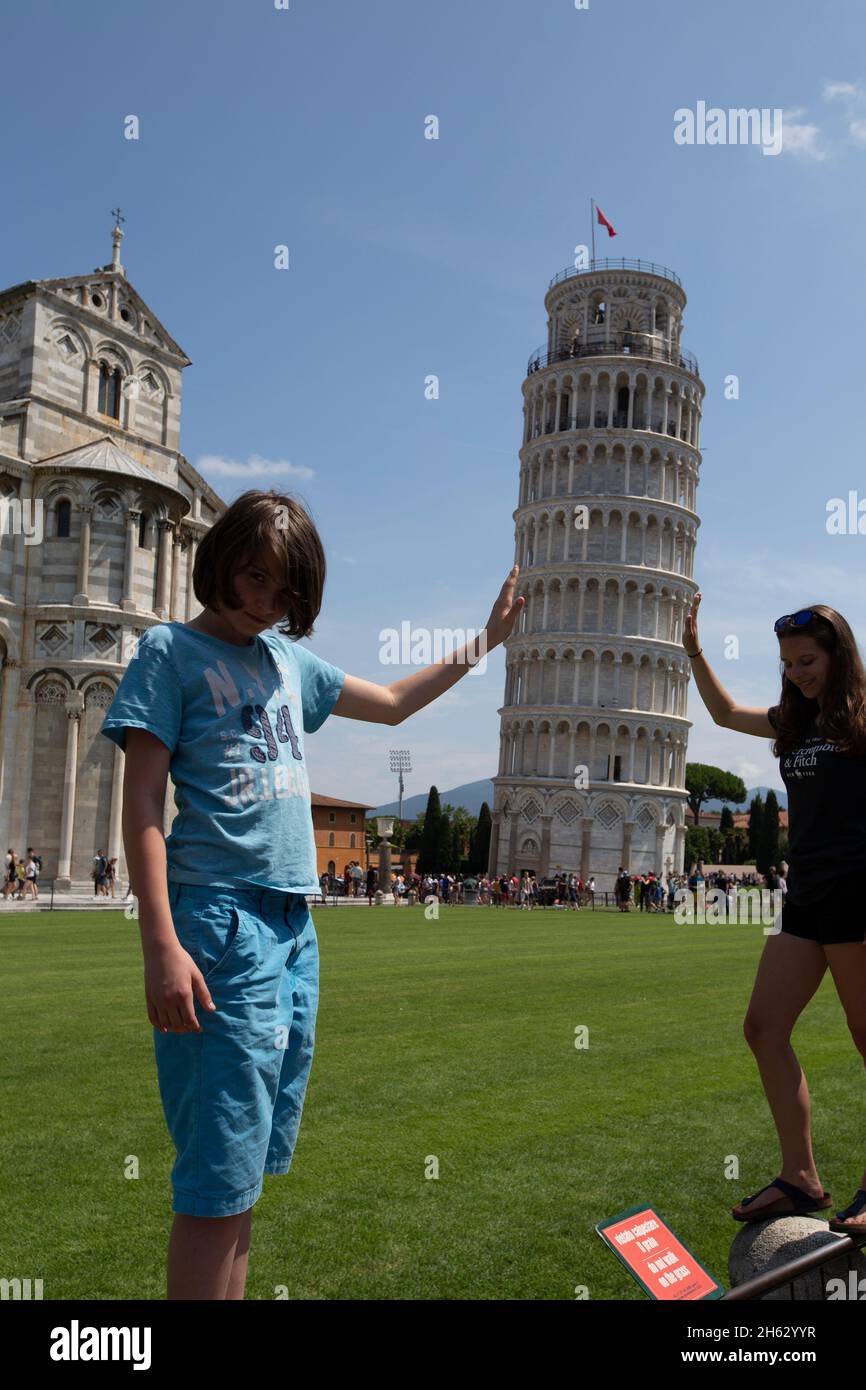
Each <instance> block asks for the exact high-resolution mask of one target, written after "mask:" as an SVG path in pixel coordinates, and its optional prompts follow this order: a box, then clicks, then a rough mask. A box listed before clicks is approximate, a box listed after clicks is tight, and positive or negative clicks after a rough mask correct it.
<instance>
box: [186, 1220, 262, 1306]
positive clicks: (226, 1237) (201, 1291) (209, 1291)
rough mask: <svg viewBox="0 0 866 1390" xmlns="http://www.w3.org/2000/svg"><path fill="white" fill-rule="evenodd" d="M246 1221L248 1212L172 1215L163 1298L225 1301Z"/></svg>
mask: <svg viewBox="0 0 866 1390" xmlns="http://www.w3.org/2000/svg"><path fill="white" fill-rule="evenodd" d="M247 1219H248V1214H247V1212H240V1213H239V1214H238V1215H237V1216H184V1215H182V1214H181V1213H180V1212H175V1217H174V1223H173V1225H172V1228H171V1238H170V1239H169V1242H168V1287H167V1293H166V1297H167V1298H168V1299H213V1300H218V1301H222V1300H223V1299H225V1298H226V1296H227V1290H228V1285H229V1280H230V1278H231V1274H232V1268H233V1266H234V1259H235V1252H236V1249H237V1246H238V1242H239V1237H240V1233H241V1230H242V1229H243V1225H244V1222H245V1221H246V1220H247Z"/></svg>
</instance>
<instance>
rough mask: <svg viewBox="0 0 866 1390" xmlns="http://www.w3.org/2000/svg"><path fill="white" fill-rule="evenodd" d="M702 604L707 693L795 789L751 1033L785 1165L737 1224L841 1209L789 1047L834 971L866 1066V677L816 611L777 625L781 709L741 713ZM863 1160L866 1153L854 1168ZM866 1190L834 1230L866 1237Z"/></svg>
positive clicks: (841, 628)
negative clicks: (707, 636) (725, 682)
mask: <svg viewBox="0 0 866 1390" xmlns="http://www.w3.org/2000/svg"><path fill="white" fill-rule="evenodd" d="M700 601H701V595H700V594H696V595H695V598H694V600H693V602H692V605H691V608H690V610H689V614H688V616H687V618H686V620H685V624H684V630H683V646H684V648H685V650H686V653H687V654H688V656H689V658H690V661H691V665H692V671H693V674H694V677H695V683H696V685H697V687H698V691H699V693H700V695H701V698H702V699H703V701H704V704H705V705H706V707H707V709H708V710H709V712H710V714H711V715H712V717H713V720H714V721H715V723H717V724H720V725H722V726H723V727H724V728H728V729H736V730H737V731H738V732H739V733H744V734H752V735H754V736H756V737H758V738H773V739H774V743H773V753H774V755H775V756H777V757H778V758H779V772H780V775H781V777H782V780H783V781H784V783H785V788H786V791H787V793H788V836H789V851H790V856H791V864H790V873H789V876H788V879H787V884H788V891H787V893H786V895H785V898H784V905H783V907H782V910H781V913H780V915H779V917H777V919H776V922H775V924H774V927H773V930H772V932H771V933H770V934H769V935H768V936H767V938H766V941H765V944H764V950H763V953H762V955H761V960H760V964H759V966H758V973H757V977H756V979H755V984H754V988H753V991H752V997H751V1000H750V1002H749V1007H748V1011H747V1013H746V1018H745V1021H744V1026H743V1031H744V1032H745V1035H746V1038H747V1040H748V1043H749V1046H750V1047H751V1049H752V1052H753V1053H754V1055H755V1059H756V1061H757V1064H758V1069H759V1072H760V1075H761V1081H762V1082H763V1086H764V1092H765V1094H766V1096H767V1100H768V1102H769V1105H770V1110H771V1113H772V1116H773V1121H774V1123H775V1126H776V1132H777V1134H778V1136H779V1145H780V1148H781V1154H782V1157H781V1166H780V1169H779V1176H778V1177H776V1178H774V1179H773V1180H772V1181H771V1182H769V1183H767V1185H766V1186H765V1187H763V1188H761V1190H760V1191H759V1192H756V1193H755V1194H754V1195H753V1196H751V1197H744V1198H743V1199H742V1201H740V1202H738V1203H737V1205H736V1206H735V1207H734V1208H733V1210H732V1215H733V1216H734V1218H735V1219H736V1220H737V1221H764V1220H766V1219H768V1218H769V1217H773V1216H782V1215H787V1214H792V1213H803V1212H815V1211H825V1210H828V1209H829V1208H830V1207H832V1206H833V1201H832V1198H831V1196H830V1194H829V1192H825V1191H824V1187H823V1184H822V1182H821V1179H820V1177H819V1176H818V1170H817V1168H816V1166H815V1158H814V1154H813V1151H812V1137H811V1133H810V1123H809V1116H810V1102H809V1093H808V1088H807V1085H806V1078H805V1076H804V1074H803V1070H802V1068H801V1066H800V1063H799V1062H798V1061H797V1058H796V1056H795V1055H794V1052H793V1049H792V1048H791V1042H790V1039H791V1032H792V1030H793V1027H794V1024H795V1023H796V1021H797V1019H798V1018H799V1016H800V1014H801V1013H802V1011H803V1009H804V1008H805V1007H806V1005H807V1004H808V1002H809V1000H810V999H811V998H812V997H813V995H814V994H815V991H816V990H817V989H818V986H819V985H820V983H821V981H822V979H823V977H824V975H825V973H826V971H827V968H828V967H829V969H830V973H831V975H832V978H833V983H834V985H835V987H836V991H837V993H838V995H839V999H840V1002H841V1004H842V1007H843V1009H844V1012H845V1017H846V1020H847V1023H848V1027H849V1029H850V1032H851V1035H852V1037H853V1039H854V1042H855V1046H856V1047H857V1049H858V1051H859V1052H860V1053H861V1055H862V1056H863V1058H864V1060H866V949H864V947H866V942H864V935H866V917H864V913H863V909H862V904H861V902H860V901H859V899H860V895H861V892H862V884H863V874H864V870H866V670H864V667H863V662H862V660H861V658H860V653H859V651H858V649H857V642H856V640H855V638H854V634H853V632H852V631H851V628H850V627H849V625H848V623H847V622H846V621H845V619H844V618H843V617H842V615H841V613H838V612H837V611H836V610H835V609H834V608H830V607H829V606H828V605H827V604H821V603H818V604H812V606H811V607H810V608H803V609H800V610H798V611H797V612H795V613H788V614H785V615H784V616H783V617H781V618H779V619H778V620H777V621H776V624H775V634H776V637H777V638H778V643H779V657H780V659H781V663H782V691H781V695H780V697H779V699H778V701H777V702H776V704H774V705H771V706H770V707H769V708H768V709H765V708H763V707H759V708H756V709H749V708H746V707H744V706H742V705H738V704H736V702H735V701H734V700H733V699H732V698H731V696H730V695H729V694H728V692H727V691H726V690H725V689H724V688H723V686H722V685H721V684H720V682H719V681H718V679H717V678H716V676H715V675H714V673H713V672H712V670H711V668H710V665H709V662H708V661H707V659H706V657H705V656H704V654H703V650H702V648H701V644H700V640H699V638H698V626H697V613H698V607H699V605H700ZM764 867H765V868H766V866H764ZM744 1142H747V1139H746V1137H745V1136H744ZM863 1159H864V1155H862V1154H861V1155H858V1159H857V1170H856V1171H857V1172H860V1171H861V1170H860V1167H859V1164H860V1163H861V1162H863ZM859 1182H860V1186H859V1188H858V1189H857V1192H856V1194H855V1197H854V1200H853V1201H852V1202H851V1203H850V1205H849V1206H848V1207H846V1208H845V1209H844V1211H839V1212H837V1214H836V1217H835V1219H833V1220H831V1221H830V1229H831V1230H834V1231H840V1232H843V1231H849V1232H850V1231H854V1232H860V1233H862V1232H863V1231H864V1230H866V1170H864V1171H862V1176H861V1177H860V1178H859Z"/></svg>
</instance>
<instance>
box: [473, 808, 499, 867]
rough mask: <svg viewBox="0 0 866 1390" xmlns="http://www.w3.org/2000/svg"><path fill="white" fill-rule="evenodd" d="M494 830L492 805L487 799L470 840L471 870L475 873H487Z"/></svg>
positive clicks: (479, 813)
mask: <svg viewBox="0 0 866 1390" xmlns="http://www.w3.org/2000/svg"><path fill="white" fill-rule="evenodd" d="M492 830H493V821H492V819H491V816H490V807H489V806H488V805H487V802H486V801H482V803H481V810H480V811H479V812H478V820H477V822H476V824H475V831H474V833H473V835H472V839H471V840H470V842H469V866H470V872H471V873H473V874H486V872H487V861H488V859H489V858H490V836H491V833H492Z"/></svg>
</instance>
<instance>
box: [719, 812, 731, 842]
mask: <svg viewBox="0 0 866 1390" xmlns="http://www.w3.org/2000/svg"><path fill="white" fill-rule="evenodd" d="M733 828H734V813H733V811H732V810H731V808H730V806H723V807H722V817H721V820H720V821H719V830H720V831H721V833H722V834H723V835H728V834H730V832H731V831H732V830H733Z"/></svg>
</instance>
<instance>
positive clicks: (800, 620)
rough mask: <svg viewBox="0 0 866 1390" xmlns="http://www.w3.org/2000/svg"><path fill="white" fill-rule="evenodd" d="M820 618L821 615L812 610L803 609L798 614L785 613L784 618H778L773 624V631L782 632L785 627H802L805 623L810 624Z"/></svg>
mask: <svg viewBox="0 0 866 1390" xmlns="http://www.w3.org/2000/svg"><path fill="white" fill-rule="evenodd" d="M820 617H821V614H820V613H816V612H814V610H813V609H811V608H801V609H800V610H799V612H797V613H785V615H784V616H783V617H781V618H777V619H776V621H775V622H774V624H773V631H774V632H781V631H782V628H783V627H802V626H803V624H804V623H810V622H811V621H812V619H813V618H820Z"/></svg>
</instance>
